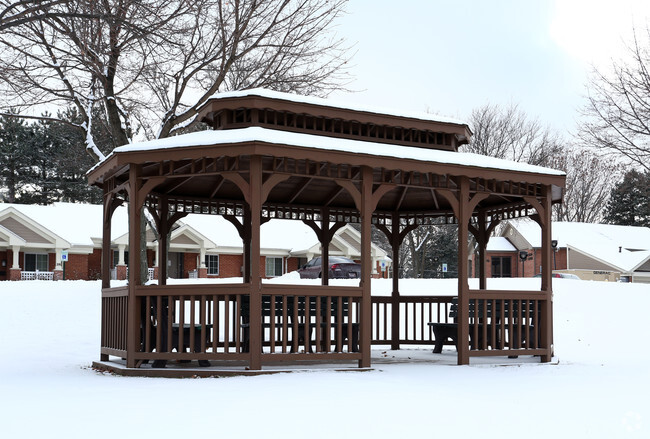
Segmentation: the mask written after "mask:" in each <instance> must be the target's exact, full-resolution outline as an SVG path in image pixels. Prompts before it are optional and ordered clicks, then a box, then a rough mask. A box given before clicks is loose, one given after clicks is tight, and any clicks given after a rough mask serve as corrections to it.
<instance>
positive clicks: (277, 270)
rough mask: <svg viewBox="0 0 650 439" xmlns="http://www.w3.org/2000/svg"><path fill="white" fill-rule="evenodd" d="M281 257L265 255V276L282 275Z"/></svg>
mask: <svg viewBox="0 0 650 439" xmlns="http://www.w3.org/2000/svg"><path fill="white" fill-rule="evenodd" d="M282 274H283V273H282V258H270V257H268V256H267V257H266V277H274V276H282Z"/></svg>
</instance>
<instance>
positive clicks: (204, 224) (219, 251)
mask: <svg viewBox="0 0 650 439" xmlns="http://www.w3.org/2000/svg"><path fill="white" fill-rule="evenodd" d="M101 215H102V206H97V205H87V204H72V203H54V204H52V205H49V206H40V205H21V204H0V280H20V279H23V280H26V279H44V280H50V279H53V280H57V279H75V280H76V279H81V280H85V279H98V278H99V277H100V271H101V251H100V249H101V243H102V242H101V241H102V240H101V232H102V231H101V223H102V221H101ZM112 221H113V227H112V229H111V247H112V248H113V252H112V255H113V256H112V260H111V263H110V266H111V270H112V277H113V278H114V279H126V274H127V261H128V251H129V240H128V213H127V209H126V207H120V208H118V209H117V210H116V211H115V213H114V214H113V220H112ZM360 243H361V236H360V234H359V232H358V231H357V230H356V229H354V228H353V227H351V226H349V225H346V226H344V227H342V228H341V229H339V230H338V231H337V233H336V234H335V236H334V238H333V239H332V243H331V244H330V249H329V254H330V255H331V256H344V257H348V258H350V259H354V260H359V259H360ZM318 255H320V245H319V242H318V239H317V238H316V236H315V234H314V232H313V231H312V229H311V228H310V227H308V226H307V225H305V224H303V223H302V222H296V221H284V220H272V221H269V222H268V223H266V224H264V226H263V227H262V259H263V260H262V267H264V268H263V269H264V273H261V274H262V275H263V276H264V277H275V276H281V275H283V274H285V273H287V272H290V271H294V270H297V269H298V268H299V267H300V266H302V265H304V264H305V263H306V262H307V261H308V260H310V259H311V258H313V257H315V256H318ZM372 257H373V267H374V268H375V276H377V277H380V276H387V272H386V271H382V269H381V268H382V266H384V267H385V266H390V259H389V258H388V256H387V254H386V252H385V251H383V250H382V249H381V248H379V247H378V246H376V245H374V244H373V245H372ZM382 262H383V263H382ZM147 263H148V264H147V265H148V267H149V277H150V278H153V279H155V278H157V272H158V264H159V255H158V245H157V240H156V236H155V234H154V233H153V231H152V230H151V229H149V228H148V229H147ZM167 264H168V276H169V277H172V278H188V277H220V278H225V277H241V276H242V267H243V265H244V264H243V246H242V241H241V238H240V237H239V235H238V233H237V230H236V229H235V227H234V226H233V225H232V224H231V223H229V222H228V221H227V220H225V219H224V218H223V217H221V216H204V215H192V214H191V215H187V216H186V217H184V218H183V219H182V220H180V221H178V222H177V225H176V227H175V228H174V229H173V230H172V232H171V240H170V245H169V257H168V260H167Z"/></svg>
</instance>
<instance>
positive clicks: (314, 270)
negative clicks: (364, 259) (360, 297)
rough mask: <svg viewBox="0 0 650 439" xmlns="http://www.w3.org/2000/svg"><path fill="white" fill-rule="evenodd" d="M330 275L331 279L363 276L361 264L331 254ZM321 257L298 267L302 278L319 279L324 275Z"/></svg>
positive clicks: (329, 260)
mask: <svg viewBox="0 0 650 439" xmlns="http://www.w3.org/2000/svg"><path fill="white" fill-rule="evenodd" d="M328 262H329V272H328V277H329V278H330V279H358V278H360V277H361V264H357V263H356V262H354V261H353V260H351V259H348V258H342V257H339V256H330V257H329V259H328ZM321 268H322V267H321V258H320V257H319V258H314V259H312V260H311V261H309V262H307V264H306V265H304V266H303V267H302V268H300V269H298V273H300V278H301V279H318V278H320V277H322V273H321Z"/></svg>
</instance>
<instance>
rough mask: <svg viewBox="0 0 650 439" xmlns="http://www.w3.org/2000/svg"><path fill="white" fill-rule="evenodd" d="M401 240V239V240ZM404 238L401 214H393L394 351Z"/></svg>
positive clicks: (394, 348) (391, 338) (391, 346)
mask: <svg viewBox="0 0 650 439" xmlns="http://www.w3.org/2000/svg"><path fill="white" fill-rule="evenodd" d="M400 238H401V239H400ZM402 239H404V238H403V237H401V236H400V230H399V214H398V213H397V212H393V215H392V218H391V236H390V247H391V250H392V256H393V291H392V293H391V296H390V299H391V315H390V348H391V349H393V350H397V349H399V327H400V324H399V323H400V322H399V320H400V319H399V316H400V309H399V296H400V294H399V264H400V260H399V248H400V245H401V244H402Z"/></svg>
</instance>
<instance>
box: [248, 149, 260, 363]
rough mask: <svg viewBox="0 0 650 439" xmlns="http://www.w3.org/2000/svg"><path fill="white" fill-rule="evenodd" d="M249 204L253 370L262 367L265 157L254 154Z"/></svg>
mask: <svg viewBox="0 0 650 439" xmlns="http://www.w3.org/2000/svg"><path fill="white" fill-rule="evenodd" d="M248 190H249V193H248V197H247V198H248V200H249V206H250V215H251V217H250V224H251V228H250V230H251V240H250V242H251V244H250V253H249V256H248V257H247V259H248V260H249V261H250V262H249V266H250V288H249V294H250V360H249V367H250V368H251V369H252V370H260V369H261V368H262V320H261V316H262V279H261V277H260V270H261V264H260V258H261V252H260V227H261V225H262V221H261V219H262V218H261V216H262V158H261V157H260V156H253V157H251V163H250V179H249V184H248Z"/></svg>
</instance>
